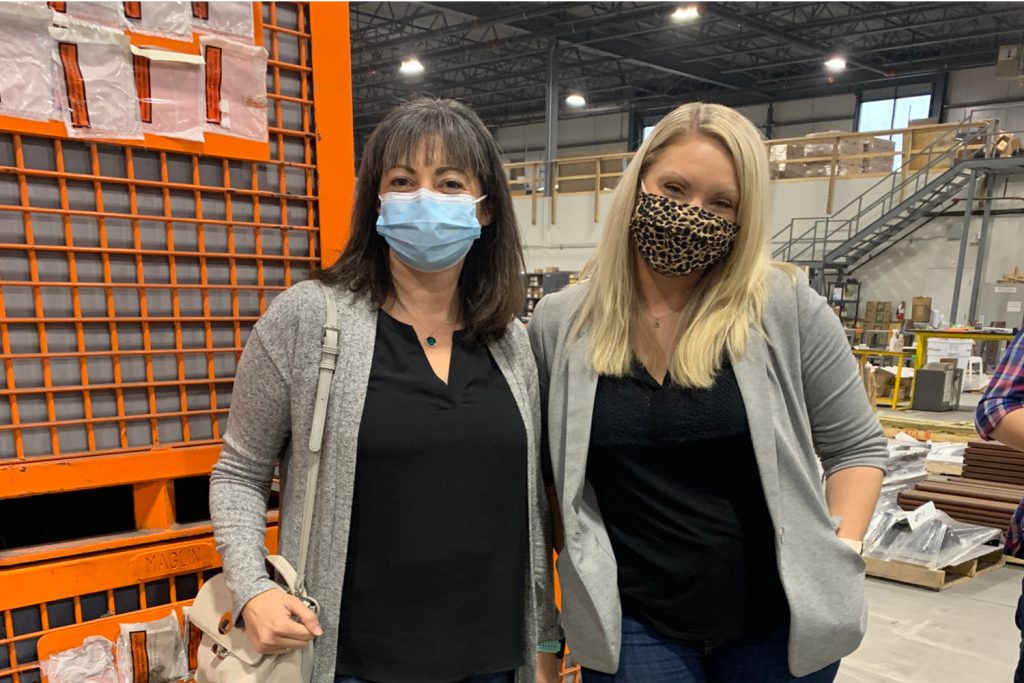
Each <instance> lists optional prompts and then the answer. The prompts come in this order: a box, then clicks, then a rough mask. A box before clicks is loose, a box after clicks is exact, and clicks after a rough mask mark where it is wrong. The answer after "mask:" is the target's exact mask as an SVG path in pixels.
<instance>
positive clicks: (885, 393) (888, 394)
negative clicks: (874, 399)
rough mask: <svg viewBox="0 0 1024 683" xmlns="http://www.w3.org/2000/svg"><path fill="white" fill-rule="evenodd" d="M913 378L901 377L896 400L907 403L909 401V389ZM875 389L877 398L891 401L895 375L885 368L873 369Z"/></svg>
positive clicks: (894, 386)
mask: <svg viewBox="0 0 1024 683" xmlns="http://www.w3.org/2000/svg"><path fill="white" fill-rule="evenodd" d="M913 382H914V378H913V377H907V376H905V375H904V376H903V377H902V378H901V379H900V393H899V396H897V398H896V400H898V401H908V400H910V388H911V387H912V386H913ZM875 387H876V390H877V392H878V398H879V399H883V398H887V399H890V400H891V399H892V394H893V390H894V389H895V388H896V373H894V372H892V371H891V370H887V369H885V368H876V369H875Z"/></svg>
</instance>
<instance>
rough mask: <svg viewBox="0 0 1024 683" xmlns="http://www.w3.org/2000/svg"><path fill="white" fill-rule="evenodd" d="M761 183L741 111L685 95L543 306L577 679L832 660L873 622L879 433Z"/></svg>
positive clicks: (811, 666)
mask: <svg viewBox="0 0 1024 683" xmlns="http://www.w3.org/2000/svg"><path fill="white" fill-rule="evenodd" d="M767 192H768V162H767V158H766V155H765V152H764V147H763V144H762V141H761V137H760V134H759V133H758V131H757V129H756V128H754V126H753V125H752V124H751V123H750V122H749V121H748V120H746V119H745V118H744V117H743V116H741V115H740V114H738V113H737V112H735V111H733V110H732V109H728V108H726V107H722V106H716V105H708V104H700V103H695V104H688V105H684V106H682V107H680V108H678V109H676V110H675V111H673V112H672V113H671V114H669V115H668V116H666V117H665V118H664V119H663V120H662V122H661V123H659V124H658V126H657V127H656V128H655V129H654V131H653V132H652V133H651V135H650V136H649V137H648V139H647V140H646V141H645V142H644V144H643V146H642V147H641V148H640V150H639V152H638V153H637V155H636V157H635V158H634V159H633V161H632V163H631V164H630V165H629V168H628V169H627V170H626V172H625V174H624V175H623V177H622V180H621V183H620V185H619V187H618V189H617V190H616V192H615V195H614V198H613V204H612V208H611V212H610V215H609V218H608V221H607V224H606V226H605V230H604V234H603V235H602V238H601V242H600V244H599V246H598V248H597V251H596V253H595V254H594V256H593V258H592V259H591V261H590V263H589V264H588V266H587V267H586V269H585V273H584V275H585V282H584V283H583V284H580V285H579V286H577V287H573V288H570V289H567V290H564V291H562V292H559V293H557V294H554V295H551V296H548V297H545V298H544V299H542V300H541V301H540V303H539V305H538V307H537V309H536V312H535V313H534V316H533V320H532V322H531V324H530V328H529V331H530V337H531V341H532V343H533V347H534V353H535V354H536V356H537V359H538V365H539V367H540V376H541V391H542V396H543V397H544V399H545V403H546V405H545V414H546V418H547V435H548V439H547V442H548V443H549V444H550V446H549V450H550V455H551V465H552V472H551V475H552V478H553V481H552V482H551V484H552V485H553V487H554V488H555V490H556V492H557V495H558V501H559V504H560V508H561V513H562V519H563V522H564V539H565V540H564V547H563V548H562V549H561V553H560V555H559V558H558V574H559V578H560V581H561V585H562V591H563V602H562V604H563V613H562V621H563V628H564V630H565V634H566V638H567V641H568V645H569V647H570V649H571V650H572V652H573V656H574V658H575V659H576V660H577V661H579V662H581V663H582V664H583V666H584V667H585V674H584V675H585V679H586V681H587V683H597V682H601V681H627V682H634V681H636V682H641V681H642V682H643V683H669V682H672V683H686V682H690V681H694V682H698V681H699V682H705V681H707V682H708V683H741V682H742V683H749V682H751V681H757V682H758V683H767V682H775V681H779V682H781V681H810V682H814V683H819V682H823V681H832V680H833V679H834V678H835V675H836V672H837V670H838V668H839V660H840V658H842V657H843V656H845V655H847V654H849V653H851V652H853V651H854V650H855V649H856V648H857V646H858V645H859V643H860V641H861V638H862V636H863V633H864V625H865V614H866V612H865V603H864V563H863V561H862V559H861V556H860V552H859V550H860V544H861V540H862V538H863V536H864V533H865V531H866V529H867V526H868V522H869V521H870V517H871V513H872V510H873V509H874V506H875V502H876V499H877V497H878V493H879V490H880V487H881V481H882V468H883V467H884V461H885V456H886V450H885V441H884V438H883V436H882V431H881V428H880V426H879V424H878V421H877V420H876V419H875V418H874V417H873V415H872V412H871V409H870V407H869V406H868V402H867V399H866V397H865V393H864V390H863V388H862V386H861V384H860V382H859V379H858V374H857V369H856V364H855V362H854V360H853V357H852V355H851V354H850V349H849V346H848V344H847V341H846V337H845V336H844V334H843V330H842V328H841V327H840V324H839V321H838V320H837V318H836V316H835V315H834V314H833V313H832V311H831V310H829V308H828V306H827V305H826V303H825V301H824V299H822V298H821V297H819V296H818V295H817V294H815V293H814V292H813V291H812V290H811V289H810V288H809V287H808V286H807V285H806V284H805V283H804V282H800V281H799V280H800V278H799V277H797V274H796V273H795V272H794V271H793V270H791V269H789V268H787V267H784V266H775V265H772V264H771V263H770V262H769V260H768V256H767V238H768V226H767V215H768V212H767V206H766V204H767V199H768V197H767ZM819 463H820V467H819ZM822 469H823V470H824V485H822V475H821V471H822Z"/></svg>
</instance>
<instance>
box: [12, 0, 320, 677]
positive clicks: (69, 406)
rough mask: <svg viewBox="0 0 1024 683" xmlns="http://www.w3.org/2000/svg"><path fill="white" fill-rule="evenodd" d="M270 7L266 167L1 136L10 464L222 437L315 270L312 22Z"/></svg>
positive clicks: (301, 10) (290, 8)
mask: <svg viewBox="0 0 1024 683" xmlns="http://www.w3.org/2000/svg"><path fill="white" fill-rule="evenodd" d="M262 7H263V20H264V24H263V28H264V44H265V45H266V46H267V48H268V50H269V52H270V61H269V62H268V72H267V89H268V123H269V132H270V143H271V144H270V148H271V161H269V162H250V161H237V160H230V159H222V158H211V157H204V156H198V155H187V154H176V153H172V152H149V151H144V150H138V149H131V148H126V147H121V146H115V145H106V144H98V143H89V142H85V143H82V142H77V141H70V140H59V139H50V138H42V137H34V136H27V135H20V134H3V133H0V359H2V362H3V373H0V462H3V461H4V460H5V459H6V460H12V459H17V460H25V459H37V458H46V457H51V456H61V457H67V456H84V455H92V454H99V453H108V452H121V451H127V450H138V449H147V448H150V447H153V446H157V445H160V446H166V445H174V444H181V443H192V444H195V443H202V442H205V441H211V440H217V439H219V438H221V436H222V435H223V430H224V426H225V425H224V422H225V418H226V414H227V410H228V405H229V403H230V399H231V386H232V378H233V375H234V370H235V364H236V362H237V358H238V356H239V354H240V353H241V349H242V347H243V345H244V344H245V341H246V338H247V335H248V332H249V330H250V329H251V327H252V324H253V323H254V322H255V321H256V320H257V319H258V317H259V316H260V315H261V314H262V313H263V311H264V310H265V309H266V306H267V305H268V304H269V302H270V301H271V299H272V298H273V297H274V296H275V295H276V294H277V293H278V292H280V291H282V290H284V289H285V288H287V287H288V286H289V285H291V284H292V283H293V282H296V281H299V280H301V279H302V278H303V277H304V276H305V273H306V271H307V270H308V269H309V268H311V267H313V266H314V265H315V264H316V263H317V262H318V242H317V227H316V223H315V221H316V197H315V196H314V195H315V190H314V177H313V176H314V171H315V161H314V154H313V142H314V140H313V136H314V129H313V117H312V106H313V100H312V82H311V79H312V67H311V55H310V35H309V32H308V8H307V7H306V6H305V5H301V4H299V5H297V4H283V3H273V4H271V3H264V4H263V6H262ZM0 681H2V679H0Z"/></svg>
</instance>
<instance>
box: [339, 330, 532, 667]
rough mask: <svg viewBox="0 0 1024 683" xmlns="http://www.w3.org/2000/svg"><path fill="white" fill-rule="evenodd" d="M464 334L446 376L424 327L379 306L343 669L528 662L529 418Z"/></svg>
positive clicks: (342, 637)
mask: <svg viewBox="0 0 1024 683" xmlns="http://www.w3.org/2000/svg"><path fill="white" fill-rule="evenodd" d="M452 346H453V348H452V357H451V365H450V371H449V383H448V384H447V385H445V383H444V382H442V381H441V380H440V379H439V378H438V377H437V375H435V374H434V371H433V370H432V369H431V367H430V363H429V362H428V360H427V357H426V355H425V354H424V352H423V349H422V347H421V346H420V342H419V341H418V339H417V337H416V333H415V331H414V330H413V328H412V327H411V326H409V325H406V324H404V323H401V322H399V321H397V320H395V319H394V318H392V317H391V316H389V315H387V314H386V313H385V312H383V311H381V312H380V314H379V316H378V322H377V336H376V341H375V346H374V351H373V364H372V366H371V369H370V381H369V385H368V388H367V393H366V403H365V406H364V408H363V416H362V423H361V425H360V430H359V444H358V452H357V459H358V465H357V467H356V479H355V496H354V499H353V503H352V523H351V531H350V533H349V538H348V564H347V567H346V570H345V582H344V589H343V593H342V600H341V621H340V634H339V640H338V669H337V673H338V675H349V676H356V677H359V678H366V679H369V680H373V681H389V682H390V681H402V682H403V683H440V682H449V681H455V680H461V679H463V678H467V677H469V676H473V675H479V674H487V673H495V672H499V671H508V670H511V669H514V668H516V667H518V666H521V665H522V664H523V646H524V643H523V623H524V616H523V615H524V611H525V609H526V595H525V590H526V584H527V581H526V571H527V563H528V545H529V536H528V528H527V525H528V521H527V507H526V504H527V500H526V499H527V482H526V477H527V457H526V452H527V444H526V429H525V426H524V424H523V420H522V416H521V415H520V412H519V409H518V407H517V405H516V402H515V398H514V397H513V395H512V392H511V390H510V389H509V386H508V384H507V383H506V381H505V378H504V376H503V375H502V373H501V370H500V369H499V368H498V366H497V364H496V363H495V361H494V358H493V357H492V356H491V354H490V352H489V351H488V349H487V347H486V346H483V345H472V344H469V343H467V342H466V341H465V340H464V339H463V335H462V333H461V332H455V335H454V340H453V345H452ZM337 542H339V543H344V542H345V539H344V538H339V539H337Z"/></svg>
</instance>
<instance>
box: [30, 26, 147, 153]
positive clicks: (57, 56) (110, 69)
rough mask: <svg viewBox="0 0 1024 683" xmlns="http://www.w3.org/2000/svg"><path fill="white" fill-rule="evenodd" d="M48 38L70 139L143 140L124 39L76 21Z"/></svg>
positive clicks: (136, 98)
mask: <svg viewBox="0 0 1024 683" xmlns="http://www.w3.org/2000/svg"><path fill="white" fill-rule="evenodd" d="M50 36H51V37H52V38H53V40H54V41H56V45H55V47H54V50H53V62H54V65H55V70H56V73H57V85H58V87H57V88H56V90H57V96H58V101H59V104H60V108H61V112H62V114H63V117H64V122H65V125H66V126H67V131H68V136H69V137H73V138H95V137H102V138H116V139H126V140H140V139H142V138H143V137H144V136H143V133H142V120H141V119H140V118H139V98H138V96H137V95H136V94H135V76H134V72H133V70H132V58H131V51H130V50H129V44H128V37H127V36H126V35H124V34H123V33H121V32H119V31H113V30H111V29H106V28H102V27H99V26H89V25H87V24H82V23H80V22H75V21H68V23H67V25H66V26H52V27H50Z"/></svg>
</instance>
